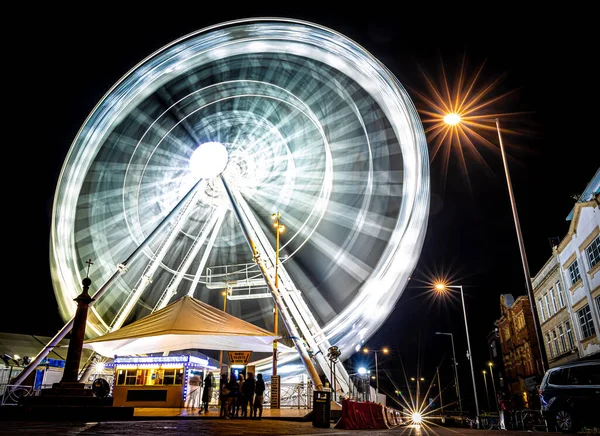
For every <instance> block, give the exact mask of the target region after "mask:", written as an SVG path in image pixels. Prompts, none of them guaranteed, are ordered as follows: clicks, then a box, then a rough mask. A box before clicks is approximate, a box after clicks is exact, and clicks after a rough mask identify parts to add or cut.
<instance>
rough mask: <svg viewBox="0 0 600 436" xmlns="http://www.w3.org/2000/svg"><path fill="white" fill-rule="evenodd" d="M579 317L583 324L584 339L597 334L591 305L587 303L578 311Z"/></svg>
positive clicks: (580, 322) (582, 334) (582, 333)
mask: <svg viewBox="0 0 600 436" xmlns="http://www.w3.org/2000/svg"><path fill="white" fill-rule="evenodd" d="M577 316H578V318H579V325H580V326H581V337H582V338H583V339H585V338H589V337H590V336H593V335H595V334H596V330H595V329H594V322H593V321H592V314H591V313H590V306H588V305H587V304H586V305H585V306H584V307H582V308H581V309H579V310H578V311H577Z"/></svg>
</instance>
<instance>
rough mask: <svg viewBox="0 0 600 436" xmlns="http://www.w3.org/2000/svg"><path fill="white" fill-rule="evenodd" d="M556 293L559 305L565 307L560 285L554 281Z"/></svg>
mask: <svg viewBox="0 0 600 436" xmlns="http://www.w3.org/2000/svg"><path fill="white" fill-rule="evenodd" d="M556 293H557V294H558V302H559V303H560V307H565V297H564V295H563V290H562V286H561V285H560V282H556Z"/></svg>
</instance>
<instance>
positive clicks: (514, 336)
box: [496, 294, 543, 409]
mask: <svg viewBox="0 0 600 436" xmlns="http://www.w3.org/2000/svg"><path fill="white" fill-rule="evenodd" d="M500 312H501V314H502V315H501V317H500V319H498V320H497V321H496V325H497V326H498V333H499V338H500V347H501V352H502V361H503V364H504V378H505V380H504V382H505V384H506V389H507V390H508V392H504V393H505V394H507V395H509V396H510V397H511V399H512V402H513V407H515V408H517V409H522V408H536V407H538V406H539V397H538V395H537V388H536V386H537V385H538V384H539V383H540V381H541V379H542V376H543V371H542V365H541V361H540V353H539V348H538V342H537V337H536V334H535V324H534V322H533V314H532V313H531V305H530V304H529V299H528V297H527V296H526V295H521V296H519V297H517V298H516V299H515V298H514V297H513V296H512V294H502V295H501V296H500Z"/></svg>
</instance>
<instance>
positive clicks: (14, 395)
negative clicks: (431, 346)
mask: <svg viewBox="0 0 600 436" xmlns="http://www.w3.org/2000/svg"><path fill="white" fill-rule="evenodd" d="M30 395H36V391H35V390H34V389H33V386H25V385H11V384H6V383H5V384H0V406H17V405H18V404H19V399H20V398H22V397H28V396H30Z"/></svg>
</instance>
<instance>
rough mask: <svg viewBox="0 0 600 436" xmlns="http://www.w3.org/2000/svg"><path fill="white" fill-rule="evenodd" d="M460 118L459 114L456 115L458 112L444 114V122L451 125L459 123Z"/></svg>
mask: <svg viewBox="0 0 600 436" xmlns="http://www.w3.org/2000/svg"><path fill="white" fill-rule="evenodd" d="M460 120H461V118H460V115H458V114H454V113H451V114H447V115H446V116H444V122H445V123H446V124H449V125H451V126H454V125H456V124H458V123H460Z"/></svg>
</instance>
